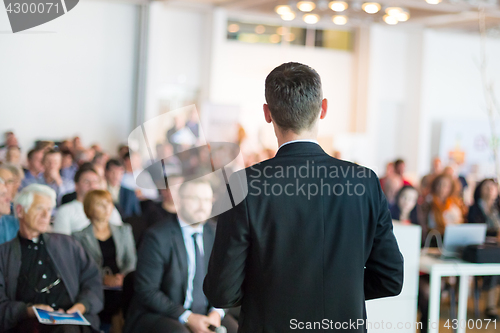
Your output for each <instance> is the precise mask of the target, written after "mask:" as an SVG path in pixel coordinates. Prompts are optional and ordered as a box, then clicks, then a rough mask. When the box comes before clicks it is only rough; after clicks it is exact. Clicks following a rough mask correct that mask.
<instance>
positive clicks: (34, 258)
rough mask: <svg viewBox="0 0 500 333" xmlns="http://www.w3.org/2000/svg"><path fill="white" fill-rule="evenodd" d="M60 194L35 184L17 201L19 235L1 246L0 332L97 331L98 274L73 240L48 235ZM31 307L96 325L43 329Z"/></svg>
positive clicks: (99, 282)
mask: <svg viewBox="0 0 500 333" xmlns="http://www.w3.org/2000/svg"><path fill="white" fill-rule="evenodd" d="M55 205H56V193H55V191H54V190H52V189H51V188H50V187H48V186H46V185H41V184H31V185H28V186H27V187H25V188H24V189H23V190H22V191H21V192H20V193H19V195H18V196H17V198H16V200H15V202H14V208H15V212H16V216H17V217H18V219H19V233H18V236H17V237H15V238H14V239H13V240H11V241H10V242H7V243H4V244H2V245H0V331H1V332H94V331H96V330H98V329H99V317H98V316H97V314H98V313H99V312H100V311H101V309H102V306H103V293H102V284H101V279H100V276H99V269H98V268H97V265H96V264H95V263H94V261H93V260H92V259H90V257H89V256H88V255H87V254H86V252H85V250H84V249H83V248H82V246H81V245H80V244H79V243H78V242H77V241H75V240H74V239H73V238H71V237H69V236H66V235H60V234H49V233H46V232H47V230H48V228H49V223H50V213H51V212H52V209H53V208H54V206H55ZM33 306H35V307H37V308H41V309H44V310H48V311H62V312H66V313H74V312H77V311H80V313H82V314H83V315H84V316H85V317H86V318H87V320H88V321H89V322H90V323H91V325H92V326H90V327H89V326H73V325H56V326H52V325H42V324H39V323H38V320H37V319H36V316H35V313H34V311H33Z"/></svg>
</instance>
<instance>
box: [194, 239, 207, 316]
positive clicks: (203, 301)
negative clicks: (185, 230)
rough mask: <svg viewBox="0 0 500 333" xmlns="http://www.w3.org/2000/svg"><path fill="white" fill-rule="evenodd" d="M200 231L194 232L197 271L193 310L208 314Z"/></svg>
mask: <svg viewBox="0 0 500 333" xmlns="http://www.w3.org/2000/svg"><path fill="white" fill-rule="evenodd" d="M198 235H199V233H194V234H193V242H194V251H195V254H196V257H195V258H196V259H195V262H196V271H195V274H194V279H193V303H191V311H192V312H194V313H197V314H202V315H206V314H207V298H206V297H205V294H204V293H203V280H204V279H205V262H204V259H203V255H202V254H201V252H200V248H199V247H198V242H197V241H196V239H197V236H198Z"/></svg>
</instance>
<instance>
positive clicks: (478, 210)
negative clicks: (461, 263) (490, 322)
mask: <svg viewBox="0 0 500 333" xmlns="http://www.w3.org/2000/svg"><path fill="white" fill-rule="evenodd" d="M457 186H458V185H457V182H456V181H455V180H454V179H453V178H452V177H451V176H450V175H446V174H440V175H438V176H436V177H435V178H434V179H433V181H432V182H431V184H430V188H431V189H430V193H429V195H428V196H427V197H426V198H424V199H423V200H422V197H421V194H420V193H419V191H418V190H417V189H416V188H415V187H413V186H411V185H406V186H403V187H402V188H401V189H400V190H399V192H398V193H397V194H396V196H395V199H394V202H393V203H392V204H391V205H390V211H391V215H392V218H393V219H394V220H398V221H401V222H402V223H412V224H417V225H420V226H421V227H422V246H424V244H425V242H426V240H427V236H428V234H429V232H430V231H431V230H435V231H437V232H438V233H439V234H440V235H441V237H444V232H445V229H446V226H448V225H452V224H460V223H484V224H486V225H487V236H490V237H496V238H498V240H499V241H500V233H499V231H500V197H499V191H498V183H497V182H496V180H495V179H491V178H488V179H484V180H482V181H481V182H479V183H478V184H477V186H476V188H475V190H474V195H473V198H474V201H473V204H472V205H471V206H470V207H467V206H465V205H464V203H463V200H462V198H461V197H460V196H459V195H457V194H456V193H457V190H456V188H457ZM432 240H435V239H432ZM430 244H431V246H433V245H432V243H430ZM434 246H435V245H434ZM499 282H500V277H499V276H485V277H482V289H483V290H484V291H486V292H487V298H486V306H485V316H486V317H488V318H490V319H499V318H500V317H499V312H498V302H499V299H500V293H499V289H498V284H499ZM445 283H447V282H446V281H445V279H443V285H444V284H445ZM428 294H429V276H428V275H425V274H424V275H421V276H420V288H419V308H420V311H421V315H422V317H421V318H422V320H421V321H422V322H427V311H428ZM425 331H426V328H424V330H423V332H425Z"/></svg>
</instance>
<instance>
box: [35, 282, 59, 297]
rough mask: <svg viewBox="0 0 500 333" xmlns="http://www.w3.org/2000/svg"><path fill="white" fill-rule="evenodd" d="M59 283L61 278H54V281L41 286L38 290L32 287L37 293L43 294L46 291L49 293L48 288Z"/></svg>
mask: <svg viewBox="0 0 500 333" xmlns="http://www.w3.org/2000/svg"><path fill="white" fill-rule="evenodd" d="M59 283H61V279H57V280H55V281H54V282H52V283H51V284H49V285H48V286H47V287H45V288H42V289H40V290H38V289H37V288H35V287H33V289H35V291H36V292H37V293H39V294H43V293H47V294H50V289H52V288H54V287H55V286H57V285H58V284H59Z"/></svg>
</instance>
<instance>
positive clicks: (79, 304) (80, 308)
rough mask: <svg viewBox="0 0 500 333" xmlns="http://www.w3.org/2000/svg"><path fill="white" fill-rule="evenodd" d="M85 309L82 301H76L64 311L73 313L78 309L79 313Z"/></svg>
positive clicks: (82, 312)
mask: <svg viewBox="0 0 500 333" xmlns="http://www.w3.org/2000/svg"><path fill="white" fill-rule="evenodd" d="M86 310H87V309H86V308H85V305H83V304H82V303H76V304H75V305H73V306H72V307H71V308H69V309H68V311H66V313H75V312H77V311H80V313H81V314H84V313H85V311H86Z"/></svg>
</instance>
